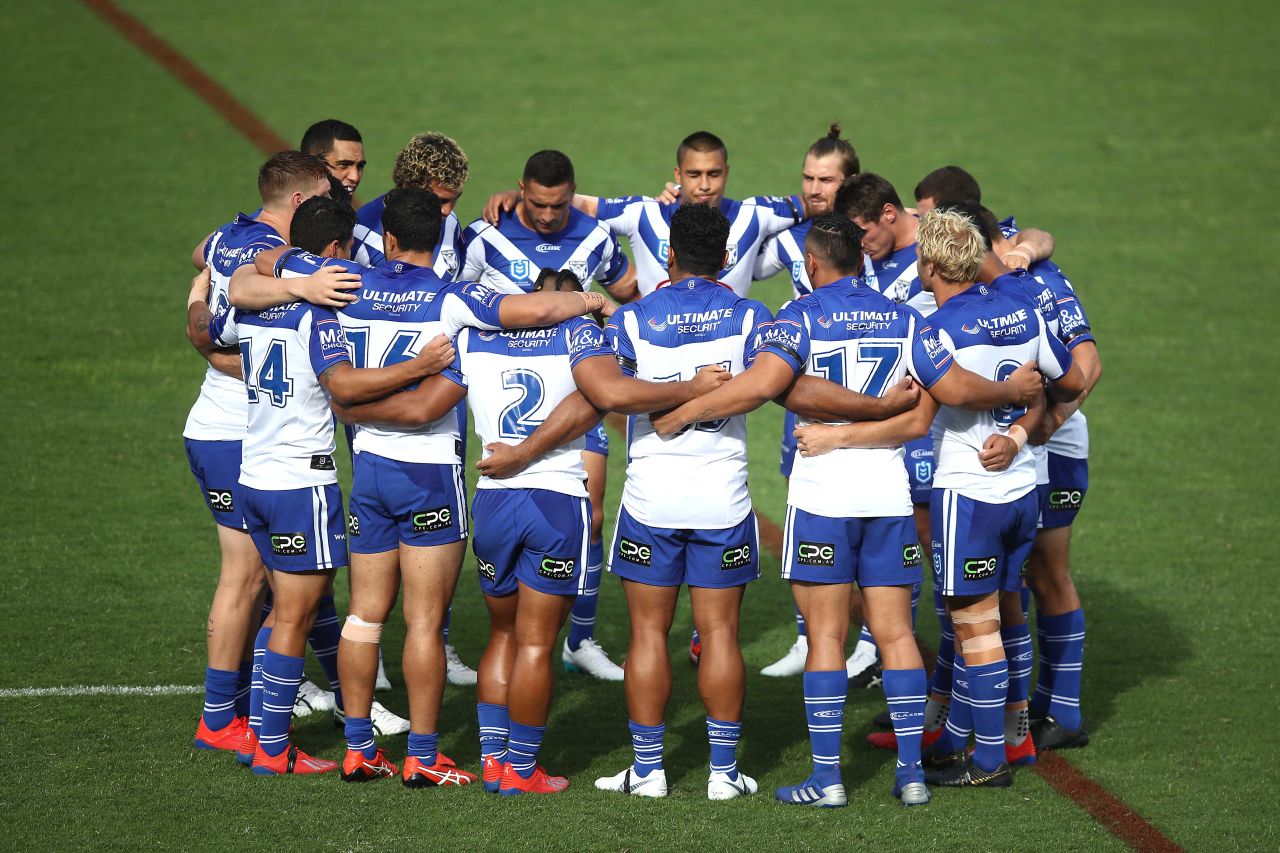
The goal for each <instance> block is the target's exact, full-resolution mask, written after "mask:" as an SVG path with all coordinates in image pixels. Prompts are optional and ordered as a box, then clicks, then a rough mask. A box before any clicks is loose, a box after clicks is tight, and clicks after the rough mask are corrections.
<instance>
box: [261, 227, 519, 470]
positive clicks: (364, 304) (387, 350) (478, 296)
mask: <svg viewBox="0 0 1280 853" xmlns="http://www.w3.org/2000/svg"><path fill="white" fill-rule="evenodd" d="M326 264H329V265H332V264H340V265H342V266H344V267H346V268H347V269H348V270H350V271H352V272H356V273H359V274H360V289H359V290H358V291H357V295H358V296H359V299H358V300H357V301H356V302H353V303H351V304H350V305H348V306H346V307H345V308H343V309H342V310H341V311H340V312H339V313H338V318H339V319H340V320H341V321H342V330H343V332H344V334H345V337H346V340H347V344H348V346H349V347H350V352H351V362H352V364H354V365H355V366H356V367H361V368H365V367H387V366H388V365H392V364H399V363H400V362H402V361H408V360H409V359H411V358H413V357H414V356H416V355H417V354H418V353H419V352H420V351H421V350H422V347H423V345H425V344H426V343H428V342H429V341H430V340H431V339H432V338H434V337H435V336H436V335H445V336H447V337H449V338H453V337H456V336H457V334H458V332H459V331H461V329H462V328H463V327H464V326H478V327H480V328H483V329H499V328H501V327H502V324H501V323H500V322H499V320H498V305H499V304H500V303H501V302H502V300H503V299H504V298H505V297H504V295H503V294H501V293H495V292H494V291H493V290H492V289H490V288H488V287H485V286H484V285H481V284H474V283H471V282H454V283H450V282H447V281H445V280H444V279H442V278H441V277H440V276H439V275H437V274H436V273H435V272H434V271H433V270H430V269H427V268H426V267H419V266H414V265H413V264H407V263H404V262H403V261H387V260H383V261H382V263H380V264H378V265H377V266H376V267H373V268H367V267H361V266H359V265H358V264H356V263H354V262H353V261H342V260H334V259H333V258H321V257H317V256H316V255H312V254H308V253H307V252H302V251H297V250H295V251H292V252H286V253H285V254H284V255H282V256H281V258H280V260H279V261H278V262H277V263H276V275H277V276H280V277H282V278H289V277H293V276H302V275H310V274H311V273H313V272H315V271H316V270H317V269H319V268H320V267H322V266H324V265H326ZM445 375H446V376H447V377H448V378H449V379H450V380H452V381H454V382H456V383H458V384H459V385H462V384H464V383H463V382H462V377H461V376H460V375H459V374H458V373H457V371H456V370H446V371H445ZM460 423H461V422H460V421H459V420H458V416H457V415H456V414H455V413H454V412H450V413H449V414H447V415H445V416H444V417H442V418H440V419H439V420H437V421H434V422H433V423H429V424H426V425H424V426H420V427H390V426H378V425H375V424H359V425H357V426H356V429H355V440H354V441H353V442H352V448H351V449H352V450H353V451H354V452H356V453H362V452H365V451H368V452H369V453H376V454H377V455H379V456H385V457H386V458H388V459H395V460H397V461H400V462H432V463H436V464H441V465H457V464H459V463H461V462H462V459H461V452H462V443H461V442H462V435H461V432H460Z"/></svg>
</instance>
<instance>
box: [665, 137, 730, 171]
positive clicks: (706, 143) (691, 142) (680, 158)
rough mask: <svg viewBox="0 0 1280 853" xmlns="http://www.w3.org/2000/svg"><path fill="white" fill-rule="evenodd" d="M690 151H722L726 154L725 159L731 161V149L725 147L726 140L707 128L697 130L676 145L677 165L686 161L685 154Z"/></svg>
mask: <svg viewBox="0 0 1280 853" xmlns="http://www.w3.org/2000/svg"><path fill="white" fill-rule="evenodd" d="M690 151H697V152H698V153H699V154H711V153H713V152H716V151H720V152H722V153H723V154H724V161H725V162H726V163H728V162H729V149H728V148H726V147H725V145H724V140H722V139H721V138H720V137H718V136H716V135H715V134H714V133H711V132H709V131H706V130H696V131H694V132H693V133H691V134H689V135H688V136H686V137H685V138H684V139H682V140H680V145H679V146H677V147H676V165H677V166H679V165H680V164H681V163H683V162H684V155H685V154H686V153H688V152H690Z"/></svg>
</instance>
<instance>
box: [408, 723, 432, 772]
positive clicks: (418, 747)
mask: <svg viewBox="0 0 1280 853" xmlns="http://www.w3.org/2000/svg"><path fill="white" fill-rule="evenodd" d="M439 744H440V735H439V734H437V733H436V732H431V733H429V734H425V735H420V734H418V733H417V732H409V751H408V752H407V753H406V755H410V756H412V757H413V758H416V759H418V760H419V761H421V762H422V763H423V764H425V765H427V766H428V767H433V766H435V763H436V761H437V760H438V759H439V757H440V753H439Z"/></svg>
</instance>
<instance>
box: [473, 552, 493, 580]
mask: <svg viewBox="0 0 1280 853" xmlns="http://www.w3.org/2000/svg"><path fill="white" fill-rule="evenodd" d="M476 572H477V573H478V574H479V575H480V577H482V578H484V579H485V580H487V581H488V582H489V583H493V582H494V581H496V580H497V579H498V571H497V569H495V568H494V567H493V563H490V562H487V561H485V560H482V559H480V558H479V557H476Z"/></svg>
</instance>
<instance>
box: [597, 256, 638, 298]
mask: <svg viewBox="0 0 1280 853" xmlns="http://www.w3.org/2000/svg"><path fill="white" fill-rule="evenodd" d="M604 289H605V290H606V291H608V293H609V296H611V297H612V298H613V299H614V301H615V302H617V303H619V304H620V305H626V304H627V303H628V302H635V301H636V300H637V299H639V298H640V286H639V284H637V283H636V265H635V264H628V265H627V271H626V272H625V273H623V275H622V278H620V279H618V280H617V281H615V282H614V283H613V284H606V285H604Z"/></svg>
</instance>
